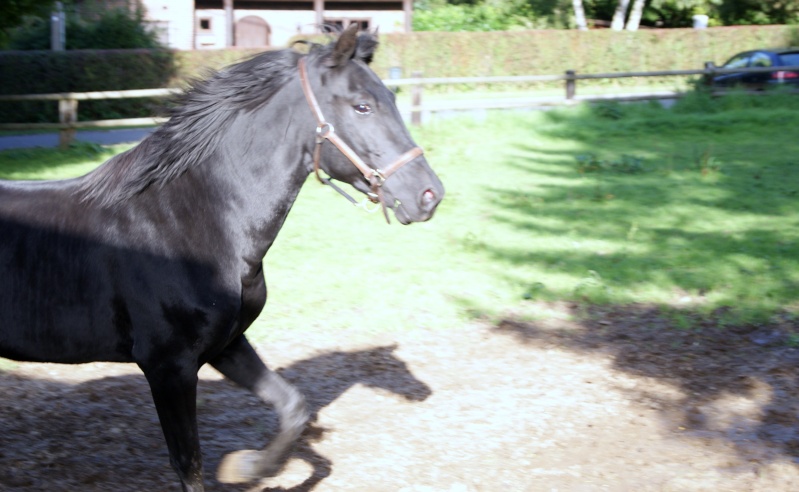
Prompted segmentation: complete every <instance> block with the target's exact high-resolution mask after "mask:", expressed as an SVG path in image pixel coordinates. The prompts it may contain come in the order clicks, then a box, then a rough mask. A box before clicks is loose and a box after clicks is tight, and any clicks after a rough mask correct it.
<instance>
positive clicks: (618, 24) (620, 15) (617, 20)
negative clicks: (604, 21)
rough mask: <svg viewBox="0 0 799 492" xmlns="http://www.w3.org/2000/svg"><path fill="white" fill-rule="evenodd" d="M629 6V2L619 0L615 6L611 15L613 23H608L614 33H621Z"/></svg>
mask: <svg viewBox="0 0 799 492" xmlns="http://www.w3.org/2000/svg"><path fill="white" fill-rule="evenodd" d="M629 6H630V0H619V4H618V6H616V12H614V13H613V21H612V22H611V23H610V28H611V29H613V30H614V31H621V30H622V29H624V19H625V18H626V17H627V7H629Z"/></svg>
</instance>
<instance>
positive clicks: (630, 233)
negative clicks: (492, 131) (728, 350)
mask: <svg viewBox="0 0 799 492" xmlns="http://www.w3.org/2000/svg"><path fill="white" fill-rule="evenodd" d="M592 111H593V112H592ZM618 111H619V113H618V115H617V116H613V117H612V118H608V117H606V116H603V114H605V113H603V112H599V113H597V112H596V110H590V109H584V110H583V111H582V112H580V111H572V112H553V113H551V114H552V116H551V119H552V121H553V122H554V123H556V124H553V125H552V126H551V127H547V128H543V129H542V128H537V129H533V131H537V132H539V133H543V134H545V135H548V136H549V137H550V138H555V139H556V140H555V141H561V142H566V143H567V144H568V145H564V146H563V147H564V148H566V149H568V150H558V149H557V148H555V149H553V148H541V149H539V148H535V147H534V146H531V145H529V144H526V143H523V144H517V145H516V146H515V148H514V149H512V150H511V151H510V152H509V154H508V155H506V156H505V157H504V158H503V160H502V161H500V162H497V163H496V165H498V166H500V167H501V168H507V169H510V170H511V172H513V173H515V174H516V175H517V176H520V177H521V179H520V180H523V181H524V182H529V183H534V185H533V186H531V187H529V188H521V187H520V186H519V185H518V184H514V185H513V186H507V185H506V184H504V186H502V185H497V184H494V185H488V186H486V187H485V188H484V189H485V190H487V195H488V201H489V203H490V205H491V207H492V211H491V214H492V220H493V221H494V223H495V224H497V225H499V226H502V227H504V228H505V229H506V230H508V231H511V232H512V234H515V237H516V238H517V239H516V240H515V241H512V242H502V243H499V242H497V241H492V240H491V239H490V238H486V239H485V240H483V241H481V242H480V244H478V245H477V246H476V248H475V249H479V250H482V251H483V252H484V253H485V254H487V255H489V257H491V258H492V259H493V260H495V261H497V262H499V263H505V264H507V265H508V266H509V271H512V270H513V269H514V268H516V267H520V266H525V265H537V266H539V267H540V268H543V269H546V270H548V271H551V272H556V273H558V274H560V275H564V274H568V275H570V276H572V277H573V278H575V279H577V280H576V281H575V287H574V290H573V291H572V292H570V293H568V295H567V297H568V298H570V299H572V300H581V299H584V300H588V301H596V302H608V301H611V302H623V303H629V302H635V301H636V300H637V298H636V293H637V292H641V291H647V290H648V291H649V292H653V291H657V290H660V293H659V294H658V295H659V296H660V299H661V300H663V299H664V298H666V297H669V296H671V297H672V298H669V299H666V301H667V302H672V301H673V300H676V299H678V298H680V297H683V296H685V295H690V296H692V297H694V298H697V299H700V300H703V301H705V302H706V304H708V305H709V306H710V309H711V310H712V309H714V308H718V307H725V306H726V307H731V308H733V309H732V310H730V311H729V312H728V315H730V316H733V317H735V318H736V319H738V320H739V321H749V320H752V319H760V320H764V319H768V316H770V315H771V314H773V313H775V312H780V310H781V309H782V308H784V307H787V308H790V309H793V310H799V302H798V301H797V296H796V292H798V291H799V277H797V276H796V271H797V268H798V267H799V236H797V234H796V233H795V231H796V230H797V226H799V214H797V208H796V201H797V197H799V167H797V166H796V165H795V159H794V158H793V157H792V156H793V155H795V154H796V153H797V152H799V141H796V140H795V138H794V137H793V136H791V135H788V134H786V133H785V132H780V128H781V126H780V125H779V124H772V125H765V123H763V122H762V121H760V119H765V120H768V113H766V114H765V116H762V115H761V116H757V115H758V114H759V113H757V112H754V111H753V112H750V113H745V114H742V113H735V116H734V118H733V119H734V120H736V121H738V123H732V124H729V125H726V126H723V125H722V123H723V119H720V118H721V117H719V115H705V116H702V115H681V114H679V113H671V112H668V111H665V110H662V109H657V110H656V109H652V108H649V109H647V108H644V109H641V108H639V109H636V110H633V109H626V108H624V107H621V106H620V107H619V109H618ZM626 111H630V113H631V114H630V116H629V117H625V112H626ZM611 114H616V113H611ZM773 114H780V115H781V114H782V113H773ZM747 115H748V116H747ZM722 116H723V115H722ZM647 117H648V118H647ZM717 117H718V118H717ZM786 117H787V116H786ZM747 118H749V119H747ZM751 119H754V120H757V121H755V123H752V121H750V120H751ZM795 119H796V120H797V122H799V119H797V118H795ZM717 120H718V121H717ZM779 121H782V120H779ZM697 122H702V124H701V125H700V124H699V123H697ZM714 124H715V125H716V126H717V128H716V129H715V131H714V132H704V131H702V130H703V129H704V128H705V126H711V127H712V126H713V125H714ZM763 125H765V126H763ZM667 127H668V129H666V128H667ZM625 128H626V129H628V130H629V132H628V133H625ZM571 130H573V131H571ZM775 148H780V149H784V150H785V152H779V153H775V152H774V151H773V149H775ZM522 238H530V240H529V241H523V240H522ZM546 241H549V243H548V244H547V243H546ZM472 247H473V248H474V245H472ZM589 277H590V278H589ZM755 277H756V278H758V282H756V283H755V282H752V278H755ZM581 278H582V279H583V280H586V281H585V282H584V281H581V280H579V279H581ZM511 281H513V282H515V283H516V284H518V285H522V286H523V285H530V284H537V280H536V279H534V278H529V277H527V278H524V277H519V276H517V278H515V279H511ZM549 287H550V286H547V285H543V286H541V285H539V286H538V287H537V288H538V290H539V291H540V292H538V293H537V294H538V295H540V296H541V297H539V298H541V299H547V300H557V299H562V298H563V295H564V292H563V290H562V288H559V289H560V290H557V289H556V290H553V291H552V292H551V293H550V296H549V297H547V295H546V294H547V291H548V289H549ZM669 291H671V293H670V292H669ZM664 292H665V293H664ZM528 294H530V293H529V292H526V293H525V295H528ZM569 296H571V297H569Z"/></svg>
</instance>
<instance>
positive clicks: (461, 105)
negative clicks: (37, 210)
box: [0, 62, 799, 147]
mask: <svg viewBox="0 0 799 492" xmlns="http://www.w3.org/2000/svg"><path fill="white" fill-rule="evenodd" d="M780 71H785V72H799V66H789V67H756V68H738V69H725V68H719V67H716V66H715V65H713V63H712V62H708V63H706V64H705V68H703V69H698V70H659V71H654V72H611V73H594V74H578V73H577V72H575V71H574V70H567V71H566V72H565V73H564V74H563V75H516V76H497V77H446V78H444V77H429V78H423V77H422V74H421V73H420V72H414V73H413V76H412V77H410V78H399V79H386V80H384V81H383V82H384V83H385V84H386V85H387V86H389V87H402V86H411V87H412V90H411V99H412V101H411V107H410V112H411V123H412V124H414V125H418V124H420V123H421V115H422V112H423V111H445V110H459V109H461V110H462V109H502V108H523V107H537V106H548V105H558V104H570V103H574V102H580V101H600V100H615V101H638V100H649V99H672V98H678V97H681V96H682V95H683V94H682V93H680V92H675V91H658V92H649V93H639V94H625V95H605V96H579V95H578V94H577V82H578V81H580V80H599V79H619V78H632V77H673V76H691V75H701V76H702V77H703V79H704V80H705V81H706V83H708V84H709V83H710V81H712V79H713V77H714V76H716V75H725V74H734V73H769V72H780ZM557 81H563V82H565V84H564V88H565V95H564V97H534V98H527V99H523V100H514V101H502V100H494V101H480V100H477V101H453V102H451V103H449V104H446V103H445V104H438V105H436V106H429V107H425V106H423V105H422V98H423V87H424V86H430V85H451V84H508V83H510V84H524V83H531V82H557ZM180 92H181V89H137V90H127V91H98V92H62V93H55V94H22V95H2V94H0V101H58V115H59V117H58V120H59V121H58V123H3V124H0V130H40V129H47V130H49V129H57V130H59V144H60V146H61V147H66V146H68V145H69V144H70V143H71V142H72V140H73V139H74V137H75V131H76V129H78V128H117V127H124V126H146V125H156V124H160V123H163V122H164V121H165V120H166V119H165V118H159V117H148V118H124V119H113V120H98V121H78V102H79V101H88V100H96V99H125V98H136V97H168V96H172V95H175V94H178V93H180ZM714 94H723V92H714Z"/></svg>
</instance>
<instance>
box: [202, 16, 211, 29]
mask: <svg viewBox="0 0 799 492" xmlns="http://www.w3.org/2000/svg"><path fill="white" fill-rule="evenodd" d="M210 30H211V18H210V17H204V18H202V19H200V31H210Z"/></svg>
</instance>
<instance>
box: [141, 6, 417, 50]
mask: <svg viewBox="0 0 799 492" xmlns="http://www.w3.org/2000/svg"><path fill="white" fill-rule="evenodd" d="M139 1H140V3H141V5H142V6H143V7H144V8H145V17H146V19H147V20H148V21H149V22H150V23H151V24H152V25H153V26H154V28H156V29H157V30H158V32H159V34H160V36H161V41H162V42H163V43H164V44H165V45H167V46H169V47H170V48H175V49H184V50H189V49H218V48H226V47H232V46H239V47H267V46H286V45H287V44H288V42H289V40H290V39H291V38H292V37H294V36H296V35H298V34H316V33H321V32H328V31H330V30H335V29H339V28H345V27H347V26H348V25H349V24H351V23H353V22H357V23H358V24H360V25H361V27H362V28H363V29H372V30H374V29H379V31H380V32H382V33H389V32H410V30H411V13H412V9H413V4H412V0H139Z"/></svg>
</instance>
